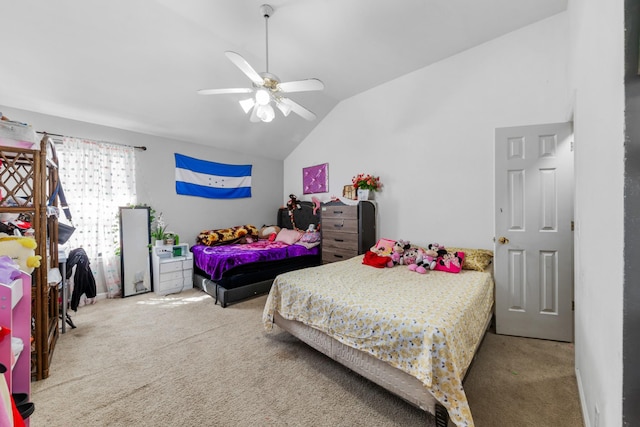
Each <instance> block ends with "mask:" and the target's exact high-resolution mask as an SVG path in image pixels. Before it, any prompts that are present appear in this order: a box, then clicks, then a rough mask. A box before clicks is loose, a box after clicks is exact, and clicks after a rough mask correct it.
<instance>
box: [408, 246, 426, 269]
mask: <svg viewBox="0 0 640 427" xmlns="http://www.w3.org/2000/svg"><path fill="white" fill-rule="evenodd" d="M407 252H410V253H411V255H410V257H409V258H410V259H409V262H410V263H409V264H408V265H409V270H411V271H415V272H416V273H420V274H425V273H426V272H427V271H428V270H427V269H426V268H425V267H424V265H423V264H424V261H423V260H424V257H425V255H426V252H425V250H424V249H422V248H411V249H409V251H405V254H406V253H407ZM414 254H415V255H414Z"/></svg>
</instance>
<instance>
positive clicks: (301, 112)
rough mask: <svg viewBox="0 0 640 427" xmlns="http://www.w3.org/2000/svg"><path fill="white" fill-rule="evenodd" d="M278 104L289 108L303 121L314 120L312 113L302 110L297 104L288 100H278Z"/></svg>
mask: <svg viewBox="0 0 640 427" xmlns="http://www.w3.org/2000/svg"><path fill="white" fill-rule="evenodd" d="M280 102H282V103H283V104H285V105H287V106H289V107H290V108H291V111H293V112H294V113H296V114H297V115H299V116H300V117H302V118H304V119H307V120H315V119H316V115H315V114H314V113H312V112H311V111H309V110H307V109H306V108H304V107H303V106H302V105H300V104H298V103H297V102H295V101H293V100H291V99H289V98H280Z"/></svg>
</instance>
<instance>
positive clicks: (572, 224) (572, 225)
mask: <svg viewBox="0 0 640 427" xmlns="http://www.w3.org/2000/svg"><path fill="white" fill-rule="evenodd" d="M574 227H575V224H574V222H573V221H571V231H573V230H574Z"/></svg>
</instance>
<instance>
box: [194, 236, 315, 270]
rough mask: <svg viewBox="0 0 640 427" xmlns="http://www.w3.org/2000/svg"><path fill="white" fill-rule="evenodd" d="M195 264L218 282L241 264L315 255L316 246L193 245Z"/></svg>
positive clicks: (267, 244) (271, 243) (278, 244)
mask: <svg viewBox="0 0 640 427" xmlns="http://www.w3.org/2000/svg"><path fill="white" fill-rule="evenodd" d="M191 251H192V252H193V258H194V261H195V264H196V265H197V266H198V268H200V269H201V270H203V271H205V272H206V273H207V274H208V275H209V276H210V277H211V279H212V280H220V279H221V278H222V274H223V273H224V272H225V271H227V270H230V269H232V268H233V267H237V266H239V265H243V264H249V263H252V262H263V261H276V260H280V259H285V258H292V257H298V256H304V255H317V254H318V253H319V251H320V248H319V247H318V246H316V247H314V248H311V249H307V248H306V247H304V246H301V245H288V244H286V243H283V242H270V241H268V240H258V241H257V242H253V243H244V244H232V245H221V246H205V245H194V246H193V247H192V248H191Z"/></svg>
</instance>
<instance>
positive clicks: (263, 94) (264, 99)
mask: <svg viewBox="0 0 640 427" xmlns="http://www.w3.org/2000/svg"><path fill="white" fill-rule="evenodd" d="M270 101H271V95H269V91H267V90H266V89H262V88H261V89H258V90H256V104H258V105H267V104H268V103H269V102H270Z"/></svg>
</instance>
